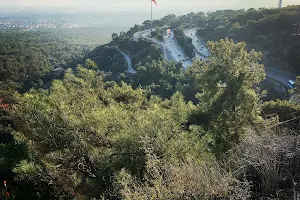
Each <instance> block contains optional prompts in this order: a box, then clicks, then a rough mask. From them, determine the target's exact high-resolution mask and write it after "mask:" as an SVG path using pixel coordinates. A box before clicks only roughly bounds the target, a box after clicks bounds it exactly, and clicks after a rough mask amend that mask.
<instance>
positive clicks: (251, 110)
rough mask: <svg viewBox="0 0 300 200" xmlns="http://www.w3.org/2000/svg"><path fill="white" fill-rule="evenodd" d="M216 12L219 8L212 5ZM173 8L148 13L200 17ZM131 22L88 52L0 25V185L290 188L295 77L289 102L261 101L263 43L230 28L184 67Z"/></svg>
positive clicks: (83, 194)
mask: <svg viewBox="0 0 300 200" xmlns="http://www.w3.org/2000/svg"><path fill="white" fill-rule="evenodd" d="M245 12H246V11H243V10H241V11H233V12H231V11H230V12H229V13H235V14H233V15H236V16H237V15H240V14H243V13H244V14H245ZM247 12H248V11H247ZM255 12H256V11H255ZM257 12H258V11H257ZM218 13H220V16H223V15H224V13H227V11H225V12H215V13H214V14H211V15H212V16H216V15H217V14H218ZM237 13H240V14H237ZM208 16H210V13H209V14H208ZM172 17H173V16H172V15H171V16H166V17H164V18H162V19H161V20H158V21H155V23H154V24H155V25H156V26H163V25H164V24H167V25H169V26H172V27H179V28H178V29H177V31H178V32H180V31H181V30H180V26H183V27H188V26H190V25H189V24H191V23H194V25H199V24H200V21H201V20H206V18H207V16H205V15H202V14H201V13H198V14H188V15H186V16H182V17H178V18H176V19H175V20H174V18H172ZM197 20H199V24H197V22H198V21H197ZM185 22H187V23H185ZM201 22H202V21H201ZM219 24H221V23H219ZM148 25H149V23H148V22H144V25H143V26H145V27H146V26H148ZM141 28H142V27H141V26H135V27H133V28H132V29H130V30H129V31H128V32H127V33H123V32H122V33H121V34H120V35H117V34H113V35H112V36H113V37H112V39H113V40H112V41H111V42H110V43H108V44H107V45H103V46H100V47H97V48H96V49H94V50H93V51H91V52H88V54H85V53H87V51H88V49H80V48H79V47H78V46H76V45H75V46H73V45H71V46H68V45H67V44H68V43H67V42H66V43H64V42H62V41H61V40H58V39H52V40H51V38H52V37H51V36H50V35H46V36H45V35H39V33H30V34H29V33H24V36H22V34H21V36H20V33H18V34H16V33H15V34H16V35H14V34H12V35H11V36H9V35H8V34H7V33H2V34H4V35H5V34H7V35H5V37H6V38H9V37H12V38H11V39H6V40H5V41H10V42H8V44H9V45H7V46H6V47H5V48H7V49H8V50H5V48H3V49H2V50H1V56H2V57H3V58H5V59H1V60H0V61H2V60H4V61H5V60H8V61H5V62H4V61H3V62H2V63H4V64H2V66H1V67H2V68H0V70H1V69H2V70H3V71H4V72H10V73H6V74H2V73H1V81H2V84H4V86H6V87H3V88H2V93H1V96H0V97H1V98H0V179H1V182H2V181H3V180H6V181H7V183H8V184H7V188H5V187H3V185H0V190H1V194H2V193H3V194H4V195H5V192H7V191H8V192H9V194H10V197H9V199H43V200H44V199H46V200H47V199H49V200H50V199H83V200H85V199H111V200H119V199H125V200H135V199H136V200H140V199H157V200H165V199H178V200H181V199H190V200H193V199H207V200H211V199H218V200H219V199H220V200H221V199H225V200H227V199H228V200H234V199H236V200H239V199H244V200H246V199H274V200H275V199H297V198H299V197H300V187H299V186H300V170H299V169H300V167H299V163H300V162H299V161H300V153H299V152H300V149H299V142H300V138H299V130H300V127H299V124H300V105H299V96H300V78H298V79H297V81H296V87H295V88H294V89H293V90H292V91H291V92H292V93H293V99H292V101H279V100H277V101H268V102H264V101H263V99H264V98H265V94H264V91H262V90H261V89H260V88H259V84H260V83H261V82H262V81H263V80H264V78H265V73H264V68H263V65H262V64H261V58H262V56H263V55H262V53H261V52H257V51H255V50H249V49H248V47H247V46H246V43H244V42H239V43H235V42H234V41H233V40H229V39H222V40H219V41H215V42H208V43H207V46H208V48H209V50H210V52H211V56H210V57H209V60H208V61H207V62H202V61H197V62H195V63H193V65H192V66H191V67H190V68H189V69H188V70H186V71H184V70H183V69H182V66H181V65H180V64H176V63H173V62H166V61H163V59H162V55H161V50H160V48H159V47H158V46H156V45H153V44H151V43H150V42H148V41H145V40H142V39H140V40H137V41H133V40H132V39H131V38H130V37H131V36H132V34H133V33H134V32H135V31H138V30H140V29H141ZM179 36H180V33H179ZM181 36H182V38H183V39H184V36H183V35H181ZM20 38H21V39H20ZM13 41H14V42H13ZM42 41H43V42H42ZM179 42H184V43H186V44H188V41H186V40H185V39H184V40H182V41H180V40H179ZM2 43H3V45H6V44H4V39H2V41H1V44H2ZM39 43H41V44H39ZM25 44H26V48H27V50H28V52H27V51H26V50H25ZM38 44H39V45H38ZM64 45H65V46H64ZM67 47H68V48H67ZM75 47H78V48H79V49H76V48H75ZM117 47H118V48H119V49H121V50H122V51H124V52H126V53H127V54H129V55H130V56H131V58H132V61H133V64H134V66H135V69H136V74H135V75H134V76H129V75H125V74H124V73H122V72H124V71H125V70H126V63H125V60H124V58H123V57H122V54H120V52H119V51H118V48H117ZM73 48H75V49H73ZM0 49H1V47H0ZM77 50H78V51H77ZM81 50H84V51H81ZM65 51H66V52H65ZM70 51H71V52H70ZM58 52H60V53H62V54H59V56H58V55H57V54H56V53H58ZM23 56H25V57H23ZM30 56H32V57H30ZM85 59H86V60H85ZM76 60H77V61H78V62H75V61H76ZM75 63H76V64H77V63H79V65H77V67H74V64H75ZM57 66H63V67H65V68H67V67H69V68H68V69H67V70H66V71H65V73H64V74H63V76H61V77H60V78H59V79H56V80H53V81H52V82H51V86H49V87H44V88H42V87H41V85H42V84H33V83H39V81H40V80H42V79H43V77H44V75H45V74H48V72H49V71H51V70H52V69H53V68H54V67H57ZM5 70H6V71H5ZM108 71H112V72H113V75H112V76H110V75H108V74H107V73H106V72H108ZM48 75H49V74H48ZM49 76H50V75H49ZM116 76H117V77H116ZM52 78H53V77H52ZM2 94H3V96H2ZM4 94H5V95H4ZM264 100H265V99H264Z"/></svg>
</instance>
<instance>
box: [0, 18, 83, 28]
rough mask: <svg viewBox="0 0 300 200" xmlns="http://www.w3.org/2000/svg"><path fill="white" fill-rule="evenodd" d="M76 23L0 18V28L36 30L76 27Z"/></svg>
mask: <svg viewBox="0 0 300 200" xmlns="http://www.w3.org/2000/svg"><path fill="white" fill-rule="evenodd" d="M78 27H81V26H80V25H78V24H71V23H67V22H64V21H61V20H38V21H36V20H34V21H32V20H3V19H0V30H37V29H65V28H78Z"/></svg>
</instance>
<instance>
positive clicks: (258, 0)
mask: <svg viewBox="0 0 300 200" xmlns="http://www.w3.org/2000/svg"><path fill="white" fill-rule="evenodd" d="M156 1H157V4H158V5H157V6H156V5H153V9H154V10H157V11H160V12H161V11H164V10H185V11H213V10H218V9H228V8H231V9H239V8H250V7H255V8H258V7H276V5H277V1H278V0H156ZM150 2H151V1H150V0H0V9H1V7H10V6H15V7H43V8H49V7H69V8H71V7H72V9H75V10H87V11H88V10H99V11H100V10H102V11H138V10H140V11H142V10H149V8H150ZM291 4H300V0H283V5H284V6H286V5H291Z"/></svg>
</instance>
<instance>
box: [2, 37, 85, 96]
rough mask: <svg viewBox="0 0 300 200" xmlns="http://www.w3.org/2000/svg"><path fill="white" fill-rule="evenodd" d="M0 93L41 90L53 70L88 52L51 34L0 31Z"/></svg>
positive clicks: (82, 47) (68, 64)
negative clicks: (29, 89)
mask: <svg viewBox="0 0 300 200" xmlns="http://www.w3.org/2000/svg"><path fill="white" fill-rule="evenodd" d="M0 44H1V45H0V91H4V90H6V91H7V90H9V89H20V90H22V91H24V90H26V89H28V88H31V87H33V86H34V87H35V86H36V87H41V86H42V85H43V81H42V79H43V77H44V76H45V75H46V74H47V73H49V72H50V71H52V70H53V69H54V68H58V67H62V68H65V67H66V66H70V65H71V64H72V62H74V61H75V60H78V59H81V58H82V57H84V56H85V54H86V53H87V52H88V51H89V48H88V47H87V46H78V45H70V44H69V43H67V42H66V41H65V40H63V39H62V38H60V37H57V36H56V35H55V34H52V33H50V32H21V31H20V32H19V31H16V32H13V31H1V32H0Z"/></svg>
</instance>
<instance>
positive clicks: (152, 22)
mask: <svg viewBox="0 0 300 200" xmlns="http://www.w3.org/2000/svg"><path fill="white" fill-rule="evenodd" d="M150 2H151V31H152V28H153V21H152V4H153V2H152V0H150Z"/></svg>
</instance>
